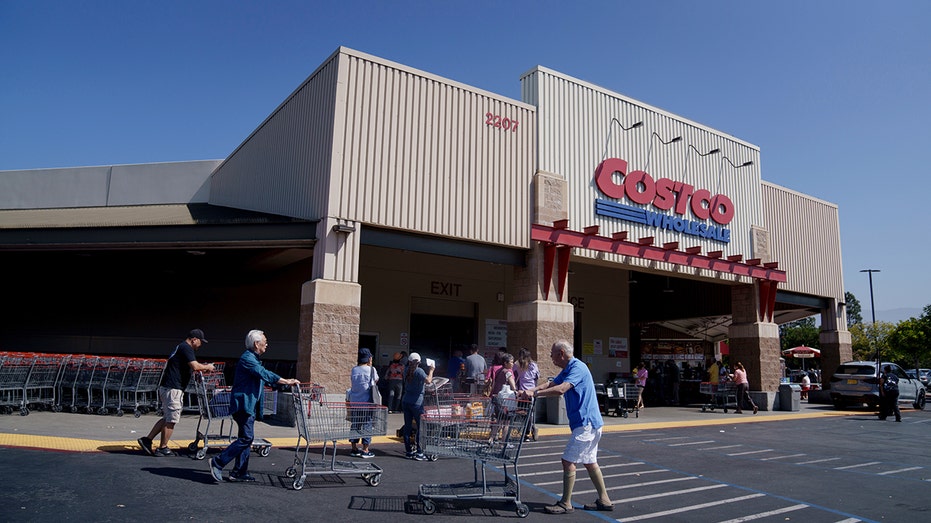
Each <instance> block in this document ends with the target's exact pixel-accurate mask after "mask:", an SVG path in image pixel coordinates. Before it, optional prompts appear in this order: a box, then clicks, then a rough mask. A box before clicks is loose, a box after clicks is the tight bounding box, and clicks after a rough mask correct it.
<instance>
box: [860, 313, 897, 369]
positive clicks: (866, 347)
mask: <svg viewBox="0 0 931 523" xmlns="http://www.w3.org/2000/svg"><path fill="white" fill-rule="evenodd" d="M893 330H895V325H893V324H892V323H889V322H888V321H877V322H876V323H875V324H873V323H857V324H854V325H853V327H851V328H850V338H851V345H852V348H853V358H854V359H855V360H863V361H872V360H875V359H876V350H877V348H878V349H879V352H880V356H881V357H882V359H883V360H885V361H888V360H889V356H890V352H889V336H890V335H891V334H892V331H893Z"/></svg>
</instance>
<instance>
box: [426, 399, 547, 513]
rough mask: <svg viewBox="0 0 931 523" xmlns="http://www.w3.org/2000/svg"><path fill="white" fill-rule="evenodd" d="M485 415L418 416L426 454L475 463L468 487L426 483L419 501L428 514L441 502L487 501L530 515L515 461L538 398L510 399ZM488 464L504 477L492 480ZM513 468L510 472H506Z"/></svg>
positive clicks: (447, 413) (438, 413) (439, 413)
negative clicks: (503, 504)
mask: <svg viewBox="0 0 931 523" xmlns="http://www.w3.org/2000/svg"><path fill="white" fill-rule="evenodd" d="M494 407H495V408H494V409H493V410H492V411H491V413H490V414H489V412H487V411H486V412H483V413H482V414H483V415H479V416H476V415H475V413H474V412H472V413H471V416H470V413H468V412H465V411H463V412H457V411H454V410H453V409H450V410H448V411H447V410H445V409H440V410H438V411H433V412H430V413H429V414H428V413H426V412H425V413H424V415H423V416H421V418H420V430H421V431H422V432H421V434H420V442H421V444H422V445H423V447H424V452H425V453H428V454H435V455H439V456H447V457H453V458H467V459H471V460H472V468H473V479H472V481H470V482H464V483H443V484H422V485H420V489H419V492H418V498H419V500H420V501H421V503H423V510H424V512H425V513H426V514H433V513H435V512H436V509H437V501H438V500H445V501H455V500H483V501H504V502H513V503H514V507H515V510H516V512H517V515H518V516H519V517H522V518H524V517H527V515H529V514H530V508H529V507H528V506H527V505H525V504H524V503H521V501H520V481H519V477H518V471H517V460H518V458H519V456H520V450H521V447H522V444H523V441H524V435H525V434H526V433H527V427H528V426H529V424H530V422H531V420H532V419H533V408H534V400H533V399H532V398H531V399H529V400H516V399H506V400H503V401H502V400H499V401H498V402H496V404H495V406H494ZM487 464H496V465H501V468H502V472H503V475H504V477H503V478H502V479H501V480H497V481H493V480H489V479H488V474H487V468H486V465H487ZM509 467H510V468H511V471H512V472H511V473H509V472H508V468H509Z"/></svg>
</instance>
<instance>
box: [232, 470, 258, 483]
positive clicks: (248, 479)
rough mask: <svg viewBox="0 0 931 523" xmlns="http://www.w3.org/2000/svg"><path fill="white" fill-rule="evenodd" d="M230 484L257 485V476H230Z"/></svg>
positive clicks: (246, 474)
mask: <svg viewBox="0 0 931 523" xmlns="http://www.w3.org/2000/svg"><path fill="white" fill-rule="evenodd" d="M230 482H232V483H255V476H253V475H252V474H249V473H248V472H247V473H245V474H242V475H240V476H235V475H233V474H230Z"/></svg>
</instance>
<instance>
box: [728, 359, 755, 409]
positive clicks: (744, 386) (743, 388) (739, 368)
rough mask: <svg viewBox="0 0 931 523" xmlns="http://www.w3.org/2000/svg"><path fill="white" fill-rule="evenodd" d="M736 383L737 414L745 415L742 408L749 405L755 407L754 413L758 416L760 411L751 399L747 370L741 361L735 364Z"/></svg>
mask: <svg viewBox="0 0 931 523" xmlns="http://www.w3.org/2000/svg"><path fill="white" fill-rule="evenodd" d="M733 376H734V383H736V384H737V410H736V412H737V414H743V412H744V411H743V410H741V407H742V406H743V405H744V404H745V403H747V404H749V405H750V406H751V407H753V413H754V414H756V413H757V412H758V411H759V410H760V409H759V408H758V407H757V406H756V404H755V403H753V398H751V397H750V382H749V381H747V370H746V369H744V365H743V363H740V362H739V361H738V362H737V363H735V364H734V374H733Z"/></svg>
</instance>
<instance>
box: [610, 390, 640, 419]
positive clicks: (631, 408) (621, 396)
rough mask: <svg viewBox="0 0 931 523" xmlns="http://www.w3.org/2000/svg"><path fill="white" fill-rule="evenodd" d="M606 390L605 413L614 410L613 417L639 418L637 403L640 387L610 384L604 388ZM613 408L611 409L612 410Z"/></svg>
mask: <svg viewBox="0 0 931 523" xmlns="http://www.w3.org/2000/svg"><path fill="white" fill-rule="evenodd" d="M606 390H607V406H606V409H605V410H606V411H607V413H609V414H610V413H611V410H614V415H616V416H621V417H624V418H626V417H628V416H629V415H630V414H633V415H634V417H635V418H639V417H640V407H639V406H638V401H639V397H640V387H638V386H637V384H636V383H612V384H610V385H608V386H607V387H606ZM612 407H613V409H612Z"/></svg>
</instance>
